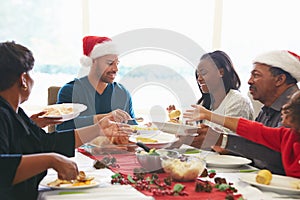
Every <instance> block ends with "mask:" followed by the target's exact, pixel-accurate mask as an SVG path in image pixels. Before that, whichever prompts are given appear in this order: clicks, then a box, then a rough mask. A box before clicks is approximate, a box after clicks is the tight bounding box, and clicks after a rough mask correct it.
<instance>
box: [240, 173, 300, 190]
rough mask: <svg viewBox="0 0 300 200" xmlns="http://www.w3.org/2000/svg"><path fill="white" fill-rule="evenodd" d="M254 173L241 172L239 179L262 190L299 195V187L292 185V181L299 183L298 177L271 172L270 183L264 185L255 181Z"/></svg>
mask: <svg viewBox="0 0 300 200" xmlns="http://www.w3.org/2000/svg"><path fill="white" fill-rule="evenodd" d="M255 178H256V174H252V173H251V174H241V176H240V179H241V180H242V181H244V182H247V183H249V184H251V185H254V186H256V187H258V188H260V189H261V190H264V191H271V192H276V193H280V194H299V195H300V189H296V188H294V187H293V183H300V179H298V178H293V177H288V176H280V175H276V174H273V175H272V181H271V183H270V185H264V184H260V183H257V182H256V181H255Z"/></svg>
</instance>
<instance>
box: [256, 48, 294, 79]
mask: <svg viewBox="0 0 300 200" xmlns="http://www.w3.org/2000/svg"><path fill="white" fill-rule="evenodd" d="M253 63H262V64H266V65H270V66H273V67H278V68H281V69H282V70H284V71H286V72H288V73H290V74H291V75H292V76H293V77H294V78H295V79H296V80H297V81H300V56H299V55H297V54H295V53H293V52H291V51H286V50H277V51H270V52H267V53H264V54H261V55H259V56H257V57H256V58H255V59H254V61H253Z"/></svg>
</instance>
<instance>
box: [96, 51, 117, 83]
mask: <svg viewBox="0 0 300 200" xmlns="http://www.w3.org/2000/svg"><path fill="white" fill-rule="evenodd" d="M118 64H119V60H118V56H117V55H115V54H110V55H105V56H101V57H99V58H96V59H94V60H93V66H92V68H91V70H90V75H91V76H92V77H94V78H95V79H97V80H99V81H100V82H104V83H112V82H113V81H114V80H115V78H116V76H117V72H118V70H119V69H118Z"/></svg>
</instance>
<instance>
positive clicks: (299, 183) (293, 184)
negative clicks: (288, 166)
mask: <svg viewBox="0 0 300 200" xmlns="http://www.w3.org/2000/svg"><path fill="white" fill-rule="evenodd" d="M290 185H291V187H292V188H294V189H300V181H292V182H291V183H290Z"/></svg>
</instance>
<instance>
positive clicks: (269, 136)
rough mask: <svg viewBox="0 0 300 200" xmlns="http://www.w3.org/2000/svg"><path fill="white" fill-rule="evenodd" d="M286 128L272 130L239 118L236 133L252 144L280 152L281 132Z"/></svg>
mask: <svg viewBox="0 0 300 200" xmlns="http://www.w3.org/2000/svg"><path fill="white" fill-rule="evenodd" d="M285 129H287V128H273V127H267V126H264V125H263V124H262V123H259V122H256V121H250V120H247V119H244V118H241V119H240V120H239V122H238V127H237V131H236V133H237V134H239V135H241V136H243V137H245V138H246V139H248V140H251V141H253V142H256V143H259V144H262V145H265V146H267V147H269V148H271V149H273V150H275V151H280V146H281V139H282V135H283V132H284V131H285Z"/></svg>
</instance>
